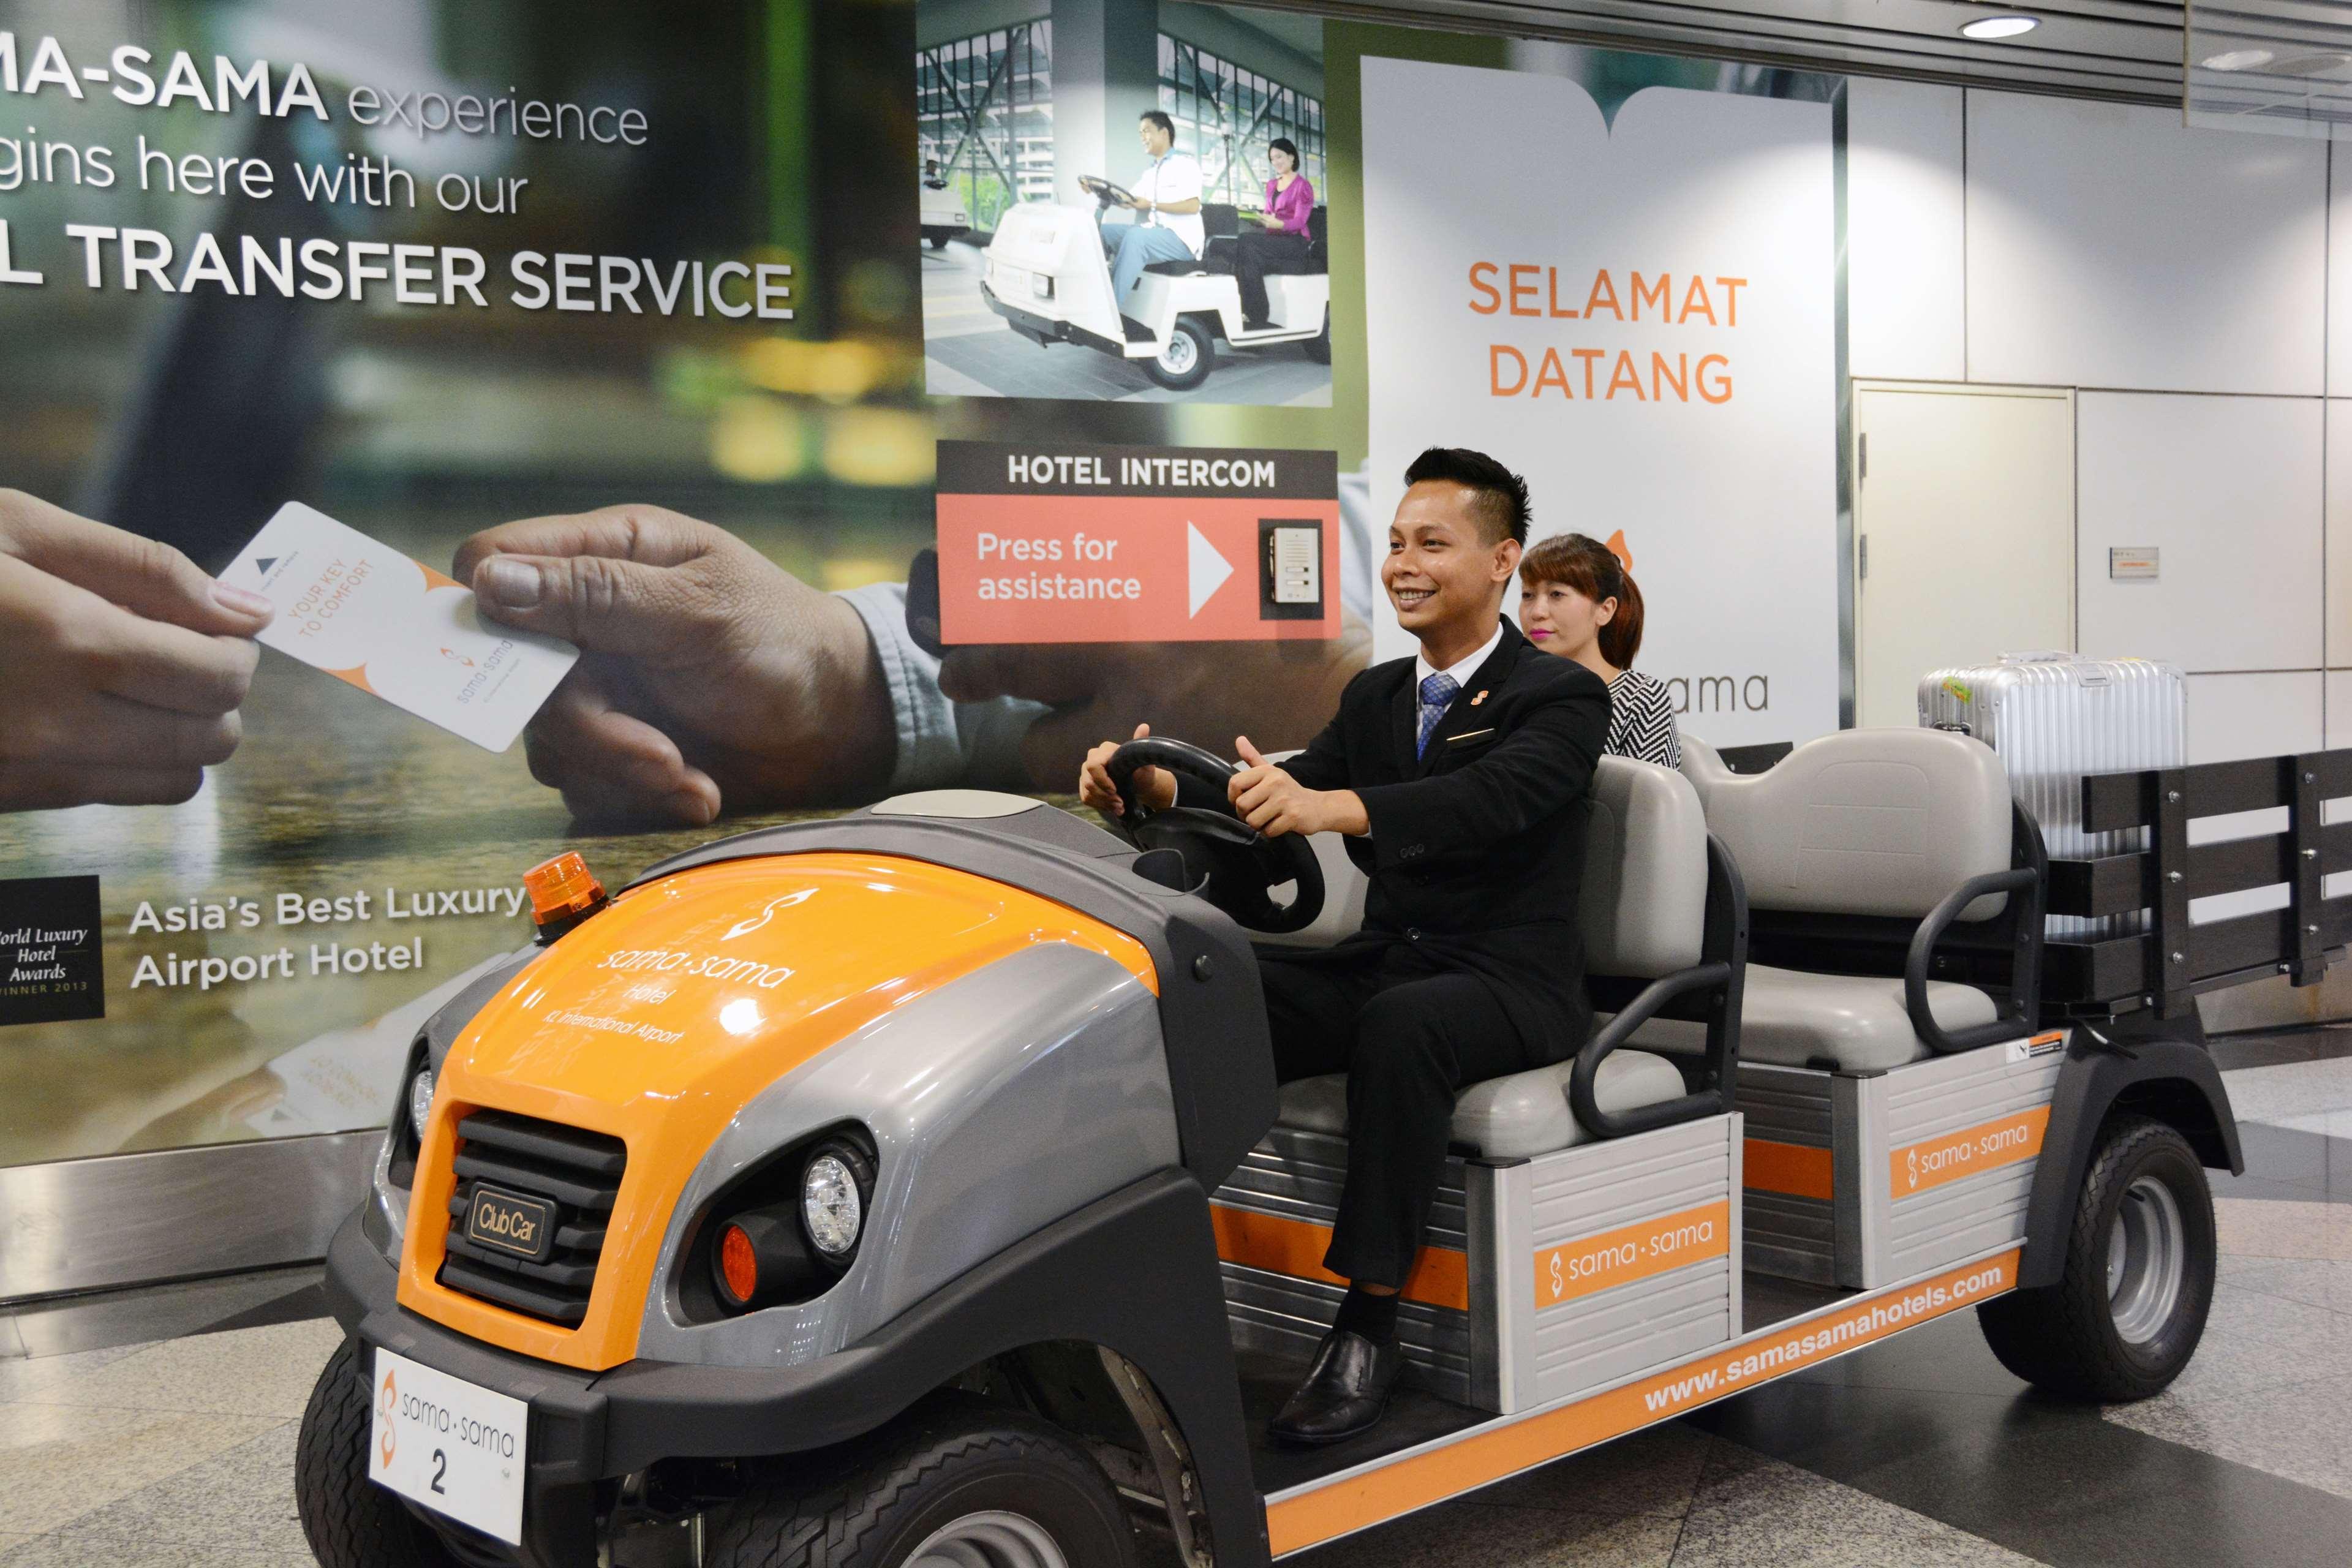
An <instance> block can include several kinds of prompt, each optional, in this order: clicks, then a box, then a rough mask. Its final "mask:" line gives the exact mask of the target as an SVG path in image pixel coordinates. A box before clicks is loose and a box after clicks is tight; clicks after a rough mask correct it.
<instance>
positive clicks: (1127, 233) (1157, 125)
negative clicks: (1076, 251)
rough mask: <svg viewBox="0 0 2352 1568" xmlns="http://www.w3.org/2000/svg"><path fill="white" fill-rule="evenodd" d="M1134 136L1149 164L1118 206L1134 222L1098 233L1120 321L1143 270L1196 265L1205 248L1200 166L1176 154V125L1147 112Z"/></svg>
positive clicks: (1160, 114)
mask: <svg viewBox="0 0 2352 1568" xmlns="http://www.w3.org/2000/svg"><path fill="white" fill-rule="evenodd" d="M1135 132H1136V136H1137V139H1138V140H1139V141H1140V142H1142V143H1143V155H1144V156H1145V157H1147V158H1149V159H1150V160H1151V162H1150V163H1147V164H1145V165H1144V167H1143V172H1142V173H1141V174H1138V175H1136V176H1135V189H1134V190H1133V191H1132V192H1130V193H1129V195H1128V198H1127V201H1126V203H1125V204H1124V205H1126V206H1127V207H1128V208H1129V209H1130V210H1131V211H1133V212H1134V213H1135V214H1136V218H1135V221H1134V222H1132V223H1128V224H1112V225H1109V226H1107V227H1105V228H1104V229H1103V231H1102V232H1103V247H1104V249H1105V250H1106V251H1107V252H1108V254H1109V257H1110V297H1111V299H1112V300H1114V301H1115V302H1116V303H1117V304H1118V309H1119V312H1120V314H1122V315H1125V314H1126V312H1127V296H1128V292H1129V290H1130V289H1133V288H1134V287H1135V280H1136V279H1139V278H1140V277H1142V276H1143V269H1144V268H1147V267H1149V266H1150V265H1151V264H1152V263H1153V262H1155V261H1198V260H1200V259H1201V252H1202V249H1203V248H1204V247H1206V246H1207V244H1208V229H1207V227H1206V226H1205V225H1204V224H1203V222H1202V217H1201V164H1200V162H1199V160H1197V159H1195V158H1194V157H1193V156H1192V154H1191V153H1179V152H1178V151H1176V121H1174V120H1172V119H1171V118H1170V117H1169V115H1168V113H1167V112H1166V111H1165V110H1158V109H1147V110H1144V111H1143V113H1142V115H1141V116H1140V117H1139V118H1138V119H1137V121H1136V122H1135ZM1129 319H1130V320H1132V318H1129Z"/></svg>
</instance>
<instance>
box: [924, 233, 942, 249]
mask: <svg viewBox="0 0 2352 1568" xmlns="http://www.w3.org/2000/svg"><path fill="white" fill-rule="evenodd" d="M923 243H924V244H925V245H928V246H929V247H931V248H932V249H933V250H945V249H946V248H947V247H948V237H947V236H946V235H943V234H927V235H925V236H923Z"/></svg>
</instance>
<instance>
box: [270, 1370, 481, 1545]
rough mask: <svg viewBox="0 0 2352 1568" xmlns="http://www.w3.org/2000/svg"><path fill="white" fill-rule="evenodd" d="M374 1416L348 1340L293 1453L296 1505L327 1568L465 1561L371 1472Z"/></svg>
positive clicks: (318, 1390)
mask: <svg viewBox="0 0 2352 1568" xmlns="http://www.w3.org/2000/svg"><path fill="white" fill-rule="evenodd" d="M373 1419H374V1407H373V1405H372V1404H371V1403H370V1402H369V1399H368V1392H367V1384H366V1383H365V1381H364V1380H363V1379H362V1377H361V1375H360V1367H359V1355H358V1352H357V1351H356V1350H354V1349H353V1347H352V1342H351V1341H349V1340H345V1341H344V1342H343V1343H342V1346H341V1349H339V1350H337V1351H336V1352H335V1353H334V1355H333V1356H332V1357H331V1358H330V1359H329V1360H328V1362H327V1370H326V1371H324V1372H322V1373H320V1374H319V1381H318V1383H317V1384H316V1385H315V1386H313V1387H312V1388H311V1390H310V1405H308V1406H307V1407H305V1408H304V1410H303V1412H302V1432H301V1437H300V1440H299V1446H298V1447H297V1448H296V1450H295V1457H294V1510H295V1511H296V1512H297V1513H299V1515H300V1516H301V1519H302V1533H303V1535H304V1536H305V1537H306V1538H307V1539H308V1540H309V1541H310V1553H311V1555H312V1556H314V1557H316V1558H318V1560H319V1562H320V1563H321V1564H322V1565H323V1568H460V1564H459V1563H458V1560H457V1558H456V1557H455V1556H453V1555H451V1554H450V1552H449V1551H448V1549H447V1548H446V1547H445V1546H443V1545H442V1543H441V1541H440V1538H439V1537H437V1536H436V1535H435V1534H434V1533H433V1531H431V1530H430V1529H428V1528H427V1527H426V1526H425V1525H424V1524H423V1523H421V1522H419V1521H418V1520H417V1519H416V1517H415V1515H414V1514H412V1513H410V1512H409V1511H408V1510H407V1508H406V1507H405V1506H404V1504H403V1503H402V1502H401V1500H399V1499H398V1498H396V1497H394V1495H393V1494H392V1493H390V1492H388V1491H386V1490H384V1489H383V1488H382V1487H380V1486H377V1485H376V1484H375V1483H374V1482H373V1481H371V1480H369V1479H368V1431H369V1428H370V1426H371V1425H372V1424H373Z"/></svg>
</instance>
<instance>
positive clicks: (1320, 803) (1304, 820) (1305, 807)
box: [1225, 735, 1371, 838]
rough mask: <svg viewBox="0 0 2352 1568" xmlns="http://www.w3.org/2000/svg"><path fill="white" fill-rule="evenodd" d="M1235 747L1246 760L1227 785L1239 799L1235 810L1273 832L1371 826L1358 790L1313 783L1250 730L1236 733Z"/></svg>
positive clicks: (1343, 830)
mask: <svg viewBox="0 0 2352 1568" xmlns="http://www.w3.org/2000/svg"><path fill="white" fill-rule="evenodd" d="M1234 750H1235V751H1237V752H1240V753H1241V759H1242V761H1243V763H1245V764H1246V765H1245V766H1244V767H1243V768H1242V769H1241V771H1240V772H1238V773H1234V776H1233V780H1232V782H1231V783H1229V784H1226V785H1225V798H1226V799H1227V800H1230V801H1231V802H1233V805H1234V816H1238V817H1240V818H1241V819H1242V820H1243V821H1244V822H1246V823H1248V824H1249V825H1250V826H1252V827H1255V828H1256V829H1257V830H1258V831H1259V832H1260V833H1263V834H1265V836H1266V837H1268V838H1279V837H1282V836H1283V835H1284V834H1286V833H1325V832H1332V833H1368V832H1370V830H1371V825H1370V822H1369V821H1367V820H1366V818H1365V816H1364V803H1363V800H1362V798H1361V797H1360V796H1359V795H1357V794H1356V792H1355V791H1354V790H1351V789H1329V790H1324V789H1308V788H1307V786H1306V785H1305V784H1300V783H1299V782H1298V781H1297V779H1295V778H1292V777H1291V776H1290V775H1289V774H1288V773H1285V772H1284V771H1283V770H1282V769H1280V768H1278V767H1276V766H1275V764H1274V763H1269V762H1267V761H1266V760H1265V757H1264V756H1262V755H1260V754H1259V752H1258V749H1257V748H1256V747H1255V746H1253V745H1251V744H1250V738H1249V737H1248V736H1247V735H1241V736H1236V737H1235V738H1234Z"/></svg>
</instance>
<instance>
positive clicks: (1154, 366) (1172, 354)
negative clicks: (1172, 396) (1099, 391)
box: [1143, 316, 1217, 392]
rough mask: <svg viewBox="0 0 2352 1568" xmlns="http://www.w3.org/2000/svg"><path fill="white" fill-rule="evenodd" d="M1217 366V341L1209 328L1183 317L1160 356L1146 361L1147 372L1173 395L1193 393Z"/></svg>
mask: <svg viewBox="0 0 2352 1568" xmlns="http://www.w3.org/2000/svg"><path fill="white" fill-rule="evenodd" d="M1216 363H1217V340H1216V339H1215V337H1213V335H1212V334H1211V333H1210V331H1209V329H1208V328H1206V327H1204V326H1202V324H1201V323H1200V322H1199V321H1195V320H1193V319H1192V317H1190V316H1179V317H1178V318H1176V324H1175V326H1174V328H1173V329H1172V330H1171V331H1170V332H1169V334H1168V341H1167V342H1165V343H1163V344H1161V345H1160V353H1158V354H1157V355H1155V356H1153V357H1152V358H1150V359H1148V360H1145V361H1144V362H1143V371H1144V374H1147V375H1149V376H1150V377H1151V379H1152V380H1154V381H1156V382H1158V383H1159V384H1160V385H1162V386H1164V387H1166V388H1168V390H1169V391H1171V392H1190V391H1192V389H1193V388H1194V387H1196V386H1198V385H1200V384H1202V382H1204V381H1206V380H1208V379H1209V372H1210V371H1211V370H1212V369H1213V368H1214V367H1215V365H1216Z"/></svg>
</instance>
